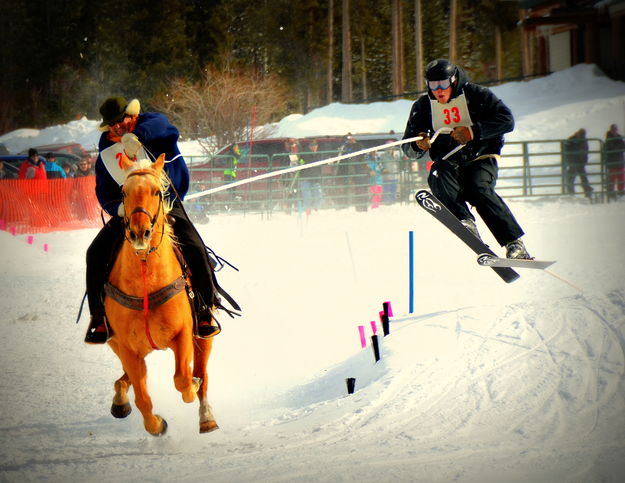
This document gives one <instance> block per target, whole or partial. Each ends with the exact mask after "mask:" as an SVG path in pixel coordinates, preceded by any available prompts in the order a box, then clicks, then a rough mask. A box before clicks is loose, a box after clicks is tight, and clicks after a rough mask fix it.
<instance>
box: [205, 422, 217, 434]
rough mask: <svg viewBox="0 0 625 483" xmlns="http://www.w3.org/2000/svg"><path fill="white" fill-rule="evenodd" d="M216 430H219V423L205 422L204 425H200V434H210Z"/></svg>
mask: <svg viewBox="0 0 625 483" xmlns="http://www.w3.org/2000/svg"><path fill="white" fill-rule="evenodd" d="M216 429H219V426H217V421H204V422H203V423H200V433H210V432H211V431H215V430H216Z"/></svg>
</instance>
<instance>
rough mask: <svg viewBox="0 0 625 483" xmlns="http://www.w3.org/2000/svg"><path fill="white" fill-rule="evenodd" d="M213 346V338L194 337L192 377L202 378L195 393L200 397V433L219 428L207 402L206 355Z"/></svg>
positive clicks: (208, 354) (207, 355)
mask: <svg viewBox="0 0 625 483" xmlns="http://www.w3.org/2000/svg"><path fill="white" fill-rule="evenodd" d="M212 347H213V339H195V340H194V345H193V377H194V378H198V379H201V380H202V385H201V386H200V389H199V391H198V393H197V395H198V397H199V399H200V410H199V412H200V433H209V432H211V431H214V430H216V429H219V426H218V425H217V421H215V416H214V415H213V408H211V406H210V404H209V403H208V397H207V396H206V394H207V389H208V373H207V370H206V366H207V364H208V357H209V356H210V353H211V349H212Z"/></svg>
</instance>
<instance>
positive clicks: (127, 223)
mask: <svg viewBox="0 0 625 483" xmlns="http://www.w3.org/2000/svg"><path fill="white" fill-rule="evenodd" d="M144 174H150V175H152V176H154V177H156V178H157V179H158V175H157V174H156V173H154V172H153V171H149V170H145V169H142V170H137V171H133V172H131V173H129V174H128V176H126V179H128V178H130V177H131V176H139V175H144ZM125 198H126V193H124V191H123V190H122V203H123V202H124V200H125ZM162 210H163V192H162V191H161V190H160V189H159V191H158V208H157V209H156V213H155V214H154V216H152V213H150V212H149V211H148V210H146V209H145V208H144V207H143V206H137V207H135V209H134V210H132V213H130V216H127V215H126V204H125V203H124V237H125V238H126V240H128V242H130V243H132V241H131V240H130V239H129V238H128V232H131V233H134V232H132V230H131V229H130V218H132V216H133V215H135V214H137V213H143V214H144V215H147V217H148V219H149V220H150V232H152V231H153V230H154V225H156V220H157V219H158V215H159V213H160V212H161V211H162ZM135 236H136V234H135ZM164 236H165V225H164V224H163V228H162V230H161V239H160V240H159V242H158V245H156V246H153V247H150V249H149V250H147V254H150V253H152V252H154V251H156V250H157V249H158V247H159V246H160V245H161V243H162V242H163V237H164ZM137 255H138V252H137Z"/></svg>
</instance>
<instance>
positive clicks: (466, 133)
mask: <svg viewBox="0 0 625 483" xmlns="http://www.w3.org/2000/svg"><path fill="white" fill-rule="evenodd" d="M451 137H452V138H454V140H455V141H456V142H457V143H459V144H467V143H468V142H469V141H471V140H472V139H473V131H472V130H471V128H470V127H466V126H457V127H455V128H454V130H453V131H452V132H451Z"/></svg>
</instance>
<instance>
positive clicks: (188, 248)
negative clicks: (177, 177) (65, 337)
mask: <svg viewBox="0 0 625 483" xmlns="http://www.w3.org/2000/svg"><path fill="white" fill-rule="evenodd" d="M169 215H170V216H172V217H173V218H174V220H175V223H174V224H173V230H174V235H175V236H176V238H177V240H178V244H179V247H180V251H181V252H182V255H183V256H184V259H185V261H186V263H187V265H188V266H189V270H190V272H191V282H192V284H193V289H194V291H195V293H196V297H195V300H196V308H197V309H198V310H199V311H200V312H202V311H204V310H206V308H205V307H203V306H204V305H205V306H208V307H210V306H211V305H212V304H213V294H214V288H213V281H212V276H211V274H212V264H211V262H210V259H209V258H208V254H207V253H206V248H205V246H204V242H203V241H202V238H201V237H200V234H199V233H198V232H197V230H196V229H195V227H194V226H193V224H192V223H191V221H190V220H189V217H188V216H187V214H186V212H185V211H184V208H183V206H182V203H180V202H179V201H175V202H174V206H173V208H172V210H171V211H170V212H169ZM123 241H124V227H123V223H122V219H121V218H120V217H118V216H114V217H112V218H111V219H110V220H109V222H108V223H107V224H106V225H105V226H104V227H103V228H102V229H101V230H100V232H99V233H98V235H97V236H96V237H95V239H94V240H93V242H92V243H91V245H90V246H89V248H88V249H87V297H88V299H89V311H90V312H91V315H104V294H103V289H104V283H105V282H106V280H107V279H108V276H109V274H110V272H111V270H112V269H113V264H114V263H115V258H116V255H117V252H118V251H119V248H120V247H121V245H122V243H123Z"/></svg>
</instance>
